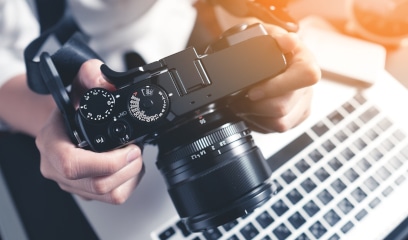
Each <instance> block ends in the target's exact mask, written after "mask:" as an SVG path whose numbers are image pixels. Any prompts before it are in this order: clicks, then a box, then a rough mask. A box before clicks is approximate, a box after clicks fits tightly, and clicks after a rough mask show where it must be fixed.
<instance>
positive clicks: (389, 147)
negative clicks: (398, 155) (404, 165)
mask: <svg viewBox="0 0 408 240" xmlns="http://www.w3.org/2000/svg"><path fill="white" fill-rule="evenodd" d="M381 146H383V148H384V149H385V150H386V152H389V151H391V150H392V149H393V148H394V147H395V144H394V143H393V142H391V141H390V140H389V139H385V140H384V141H383V142H382V143H381Z"/></svg>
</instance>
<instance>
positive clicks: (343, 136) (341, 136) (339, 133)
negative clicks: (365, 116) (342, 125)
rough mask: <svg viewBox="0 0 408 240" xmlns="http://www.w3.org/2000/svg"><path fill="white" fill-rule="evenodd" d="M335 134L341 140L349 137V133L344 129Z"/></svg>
mask: <svg viewBox="0 0 408 240" xmlns="http://www.w3.org/2000/svg"><path fill="white" fill-rule="evenodd" d="M334 136H336V138H337V140H339V142H344V141H345V140H346V139H347V135H346V134H345V133H344V132H343V131H341V130H340V131H338V132H337V133H336V134H335V135H334Z"/></svg>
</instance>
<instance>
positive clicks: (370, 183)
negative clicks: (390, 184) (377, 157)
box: [364, 177, 380, 191]
mask: <svg viewBox="0 0 408 240" xmlns="http://www.w3.org/2000/svg"><path fill="white" fill-rule="evenodd" d="M364 185H365V186H366V187H367V188H368V189H370V191H374V190H375V189H376V188H377V187H378V186H380V184H379V183H378V182H377V180H375V179H374V178H373V177H369V178H367V179H366V180H365V181H364Z"/></svg>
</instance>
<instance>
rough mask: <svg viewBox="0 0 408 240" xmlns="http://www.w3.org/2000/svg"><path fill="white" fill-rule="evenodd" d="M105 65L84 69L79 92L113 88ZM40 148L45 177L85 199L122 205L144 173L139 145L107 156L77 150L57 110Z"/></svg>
mask: <svg viewBox="0 0 408 240" xmlns="http://www.w3.org/2000/svg"><path fill="white" fill-rule="evenodd" d="M101 64H102V63H101V62H100V61H98V60H89V61H87V62H85V63H84V64H83V65H82V67H81V69H80V71H79V73H78V76H77V79H76V81H77V82H76V83H77V84H75V85H74V86H75V87H73V89H75V92H77V93H79V92H83V91H84V90H86V89H88V88H91V87H105V88H108V89H110V88H113V87H112V86H111V85H110V84H109V83H108V82H106V81H105V80H104V79H103V77H102V73H101V72H100V65H101ZM77 95H78V94H77ZM74 98H76V96H74ZM36 144H37V147H38V149H39V151H40V154H41V173H42V174H43V176H44V177H46V178H48V179H51V180H54V181H55V182H57V183H58V185H59V186H60V187H61V188H62V189H63V190H65V191H68V192H71V193H74V194H76V195H79V196H81V197H83V198H84V199H89V200H99V201H103V202H107V203H112V204H122V203H124V202H125V201H126V200H127V199H128V198H129V196H130V195H131V193H132V192H133V190H134V189H135V187H136V186H137V184H138V183H139V181H140V179H141V177H142V175H143V173H144V167H143V162H142V154H141V149H140V148H139V147H138V146H136V145H133V144H131V145H128V146H126V147H123V148H120V149H116V150H112V151H109V152H103V153H96V152H92V151H90V150H85V149H82V148H79V147H77V146H75V145H74V144H73V143H72V142H71V141H70V139H69V137H68V135H67V133H66V127H65V125H64V122H63V119H62V116H61V114H60V112H59V111H57V110H55V111H54V112H53V113H52V114H51V116H50V118H49V119H48V121H47V123H46V124H45V125H44V127H43V128H42V130H41V131H40V133H39V134H38V136H37V138H36Z"/></svg>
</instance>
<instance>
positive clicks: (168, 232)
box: [159, 227, 176, 240]
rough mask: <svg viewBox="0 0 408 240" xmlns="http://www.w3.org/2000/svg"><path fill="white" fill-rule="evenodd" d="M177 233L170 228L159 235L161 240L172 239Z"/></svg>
mask: <svg viewBox="0 0 408 240" xmlns="http://www.w3.org/2000/svg"><path fill="white" fill-rule="evenodd" d="M175 233H176V231H175V230H174V228H172V227H169V228H167V229H166V230H164V231H163V232H162V233H160V234H159V238H160V240H166V239H170V238H171V237H172V236H173V235H174V234H175Z"/></svg>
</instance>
